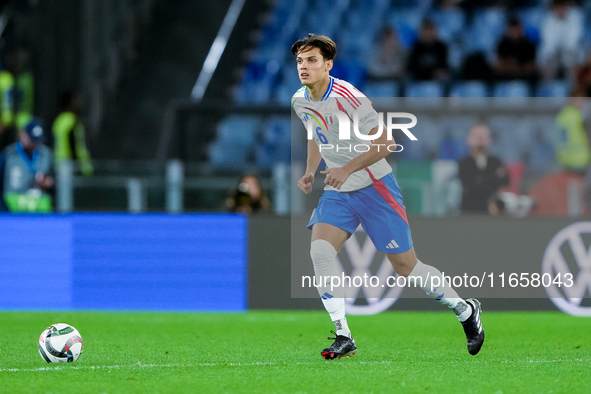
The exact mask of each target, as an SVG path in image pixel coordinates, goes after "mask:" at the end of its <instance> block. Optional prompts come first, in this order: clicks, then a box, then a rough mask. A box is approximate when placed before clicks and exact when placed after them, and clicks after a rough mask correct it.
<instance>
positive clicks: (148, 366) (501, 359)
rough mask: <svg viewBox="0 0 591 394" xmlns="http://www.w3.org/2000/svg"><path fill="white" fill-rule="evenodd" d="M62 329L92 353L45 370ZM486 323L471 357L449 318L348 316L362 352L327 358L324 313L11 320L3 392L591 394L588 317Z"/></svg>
mask: <svg viewBox="0 0 591 394" xmlns="http://www.w3.org/2000/svg"><path fill="white" fill-rule="evenodd" d="M483 304H484V307H485V308H486V303H485V302H484V303H483ZM62 322H64V323H69V324H71V325H73V326H75V327H76V328H77V329H78V330H79V331H80V333H81V334H82V337H83V339H84V351H83V353H82V355H81V357H80V359H79V360H78V362H76V363H74V364H46V363H45V362H44V361H43V360H42V359H41V357H40V356H39V354H38V351H37V339H38V337H39V335H40V334H41V332H42V331H43V329H45V328H46V327H47V326H49V325H50V324H52V323H62ZM482 322H483V324H484V327H485V330H486V341H485V343H484V346H483V348H482V350H481V352H480V354H478V355H477V356H470V355H469V354H468V352H467V350H466V342H465V337H464V333H463V331H462V328H461V325H460V324H459V323H458V321H457V320H456V319H455V317H454V316H453V315H452V314H451V313H446V312H440V313H439V312H438V313H427V312H389V313H383V314H380V315H376V316H351V317H349V323H350V326H351V328H352V330H353V334H354V337H355V340H356V342H357V346H358V348H359V351H358V356H357V357H352V358H347V359H342V360H334V361H325V360H323V359H322V358H321V357H320V350H321V349H322V348H324V347H325V346H327V345H328V344H329V343H330V341H328V340H326V339H324V338H325V337H326V336H329V330H330V329H331V328H332V323H331V322H330V321H329V319H328V316H327V315H326V313H324V312H303V311H302V312H266V311H265V312H263V311H253V312H247V313H240V314H238V313H237V314H205V313H191V314H185V313H135V312H133V313H90V312H61V313H60V312H3V313H0V323H1V324H0V327H1V328H2V330H1V331H2V335H1V336H0V355H1V357H0V392H2V393H4V392H6V393H142V394H147V393H185V392H195V393H251V392H252V393H281V392H287V393H320V392H343V393H349V392H351V393H390V392H402V393H406V392H409V393H575V392H580V393H589V392H591V319H588V318H575V317H571V316H567V315H564V314H561V313H558V312H548V313H518V312H515V313H499V312H488V313H487V312H486V309H485V312H484V313H483V316H482Z"/></svg>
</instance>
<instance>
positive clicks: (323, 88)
mask: <svg viewBox="0 0 591 394" xmlns="http://www.w3.org/2000/svg"><path fill="white" fill-rule="evenodd" d="M291 52H292V53H293V55H294V56H295V57H296V60H297V70H298V74H299V77H300V81H301V82H302V84H303V85H304V86H302V87H301V88H300V89H299V90H298V91H297V92H296V93H295V95H294V96H293V98H292V103H291V104H292V107H293V108H294V111H295V113H296V114H297V116H298V117H299V118H300V119H302V121H303V122H304V124H306V123H307V122H308V121H315V122H317V123H316V124H315V131H314V133H313V139H311V140H309V141H308V158H307V165H306V173H305V175H304V176H302V178H301V179H300V180H299V181H298V187H299V188H300V189H301V190H302V191H303V192H304V193H306V194H309V193H310V192H311V191H312V184H313V182H314V174H315V172H316V170H317V169H318V166H319V164H320V161H321V159H324V161H325V162H326V164H327V169H326V170H323V171H320V173H321V174H324V175H326V178H325V180H324V183H325V184H326V186H325V188H324V193H323V194H322V197H321V198H320V201H319V202H318V207H317V208H316V209H315V210H314V213H313V214H312V218H311V219H310V222H309V224H308V228H309V229H311V230H312V240H311V247H310V256H311V258H312V263H313V265H314V273H315V275H316V277H332V276H340V274H341V273H340V272H339V271H338V270H337V265H336V260H335V259H336V255H337V251H338V250H339V249H340V248H341V246H343V244H344V243H345V241H346V240H347V239H348V238H349V237H350V236H351V234H352V233H353V232H354V231H355V229H356V228H357V227H358V225H359V224H361V226H362V227H363V229H364V230H365V231H366V233H367V235H368V236H369V237H370V238H371V240H372V241H373V243H374V245H375V246H376V248H377V249H378V250H380V251H382V252H385V253H386V255H387V257H388V260H389V261H390V263H391V264H392V266H393V267H394V270H395V271H396V272H397V273H398V275H401V276H404V277H408V279H409V281H410V283H411V284H414V285H415V286H418V287H420V288H422V289H423V290H424V291H425V292H426V293H427V295H428V296H430V297H432V298H434V299H435V300H437V301H438V302H439V303H441V304H443V305H445V306H447V307H449V308H450V309H451V310H452V311H453V312H454V313H455V315H456V316H457V318H458V320H459V321H460V322H461V323H462V325H463V327H464V332H465V334H466V339H467V345H468V351H469V353H470V354H472V355H475V354H477V353H478V352H479V351H480V348H481V347H482V343H483V342H484V330H483V328H482V324H481V322H480V313H481V309H480V302H478V300H476V299H471V298H468V299H465V300H464V299H462V298H460V297H459V296H458V294H457V293H456V291H455V290H454V289H453V288H452V287H451V286H450V284H449V283H447V282H445V281H444V283H442V284H441V285H440V286H439V287H437V288H433V289H431V284H430V283H427V282H428V281H427V279H428V277H429V276H430V277H434V276H438V277H441V272H440V271H439V270H438V269H437V268H435V267H432V266H430V265H427V264H424V263H423V262H421V261H420V260H418V259H417V257H416V255H415V252H414V248H413V242H412V238H411V234H410V227H409V225H408V220H407V217H406V211H405V208H404V205H403V204H402V196H401V194H400V189H399V187H398V184H397V182H396V179H395V178H394V175H393V174H392V168H391V167H390V165H389V164H388V162H387V161H386V159H385V157H386V156H387V155H388V154H389V153H390V151H389V150H388V149H385V148H384V146H389V145H392V144H394V141H392V140H388V139H387V135H386V133H385V132H382V134H381V135H380V136H379V137H377V138H375V139H374V140H373V141H372V142H371V143H370V142H369V141H366V140H363V139H360V138H359V137H357V136H356V135H355V134H354V133H351V139H350V140H347V141H340V140H339V125H338V122H337V121H334V118H336V116H334V115H335V114H337V113H338V112H339V111H340V112H341V113H345V114H347V116H348V117H349V118H350V119H355V118H357V119H358V120H359V131H360V133H361V134H365V135H374V134H376V133H377V132H378V128H379V123H378V122H379V120H378V114H377V112H376V111H375V110H374V109H373V106H372V103H371V101H370V100H369V99H368V98H367V97H366V96H365V95H363V93H361V92H360V91H358V90H357V89H356V88H355V87H354V86H353V85H351V84H350V83H348V82H346V81H343V80H340V79H337V78H334V77H332V76H331V75H330V70H331V69H332V67H333V61H334V58H335V56H336V54H337V46H336V44H335V43H334V42H333V41H332V40H331V39H330V38H329V37H326V36H322V35H315V34H308V36H307V37H305V38H303V39H301V40H298V41H296V42H295V43H294V44H293V46H292V47H291ZM331 115H333V116H331ZM369 143H370V146H369V150H367V151H366V152H363V153H358V152H356V151H355V150H354V149H348V150H347V147H349V148H350V147H351V145H352V144H353V145H354V144H369ZM331 146H333V147H335V148H333V149H330V147H331ZM337 146H339V147H340V148H341V149H339V150H337V149H336V147H337ZM380 148H381V149H380ZM360 150H363V149H360ZM318 292H319V294H320V296H321V299H322V302H323V304H324V307H325V308H326V310H327V312H328V313H329V314H330V317H331V319H332V321H333V323H334V325H335V328H336V332H334V331H331V332H332V333H333V334H334V335H335V338H329V339H334V343H333V344H332V345H331V346H329V347H328V348H326V349H324V350H322V352H321V355H322V357H323V358H325V359H334V358H341V357H344V356H351V355H355V354H356V352H357V347H356V345H355V341H354V340H353V337H352V335H351V331H350V330H349V326H348V325H347V319H346V317H345V299H344V293H343V289H342V288H339V289H333V290H331V286H330V283H328V282H327V283H324V284H323V286H320V287H318Z"/></svg>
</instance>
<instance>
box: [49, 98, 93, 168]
mask: <svg viewBox="0 0 591 394" xmlns="http://www.w3.org/2000/svg"><path fill="white" fill-rule="evenodd" d="M62 107H63V112H62V113H60V114H59V115H58V116H57V118H56V119H55V121H54V122H53V135H54V138H55V161H56V164H59V163H61V162H62V161H64V160H75V159H77V160H78V161H79V163H80V170H81V172H82V174H84V175H85V176H89V175H92V173H93V171H94V169H93V166H92V163H91V161H90V153H88V149H86V138H85V136H84V134H85V132H84V126H83V125H82V122H80V117H79V116H80V113H81V112H82V98H81V97H80V94H79V93H78V92H76V91H68V92H65V93H64V94H63V95H62Z"/></svg>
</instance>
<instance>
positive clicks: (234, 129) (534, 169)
mask: <svg viewBox="0 0 591 394" xmlns="http://www.w3.org/2000/svg"><path fill="white" fill-rule="evenodd" d="M309 32H314V33H317V34H325V35H328V36H330V37H333V38H334V39H335V41H336V43H337V45H338V49H339V52H338V55H337V58H336V60H335V66H334V68H333V70H332V71H331V74H332V75H333V76H335V77H339V78H342V79H345V80H348V81H350V82H352V83H353V84H354V85H356V86H357V87H358V88H359V89H360V90H361V91H363V92H364V93H365V94H366V95H367V96H368V97H370V98H372V100H374V104H376V101H377V102H378V103H379V102H382V103H385V107H382V108H390V109H391V108H396V109H400V108H411V109H414V110H416V111H418V112H413V113H415V115H417V117H418V119H419V121H418V124H417V126H416V127H415V128H414V129H413V130H414V132H416V135H417V136H419V138H418V141H413V142H412V143H409V144H407V145H405V149H404V151H403V152H402V153H399V154H396V155H391V157H389V158H388V160H391V161H392V164H393V166H394V168H395V172H397V177H398V178H399V180H401V183H402V184H403V185H404V184H406V185H411V186H410V187H411V188H412V187H415V186H416V185H418V186H416V188H417V189H421V188H422V187H423V186H424V185H425V184H429V185H430V186H431V187H433V188H434V193H435V194H434V200H436V201H437V203H436V204H431V208H429V209H427V211H425V208H424V204H425V200H426V199H428V198H427V197H425V196H426V194H425V193H424V188H423V189H422V191H419V192H418V193H417V194H418V195H417V196H415V197H411V199H413V198H414V199H415V200H421V199H422V200H423V201H422V203H423V204H422V205H423V206H422V207H420V206H419V207H417V208H416V209H413V207H411V209H410V211H411V212H412V211H414V212H422V213H428V214H433V213H448V212H449V211H450V210H451V211H453V210H455V209H457V208H458V204H459V200H460V194H461V187H458V189H457V190H455V189H454V190H440V187H439V186H438V185H449V184H451V183H453V180H454V179H455V180H456V181H458V179H457V176H458V165H457V163H458V162H459V161H460V160H461V159H462V158H463V157H465V156H466V155H467V154H468V153H469V146H468V145H469V144H467V136H468V133H469V131H470V129H471V128H472V127H473V126H474V125H476V124H478V123H484V124H486V125H487V126H488V128H489V129H490V130H491V137H492V141H491V144H490V147H489V148H488V151H489V152H490V154H492V155H494V156H496V157H498V158H499V159H500V160H501V161H502V162H503V163H505V164H506V165H507V169H508V172H509V176H510V178H511V181H510V183H509V185H506V186H505V188H504V189H503V190H506V191H511V192H513V193H515V194H516V195H519V194H521V193H528V191H529V190H531V189H532V188H534V187H535V186H536V184H537V183H538V182H540V181H541V180H542V179H543V178H544V177H546V176H547V175H548V174H551V173H554V172H559V171H563V170H567V171H574V172H575V173H576V172H578V176H580V175H582V173H583V169H584V168H585V166H586V165H587V164H588V163H589V159H588V155H587V154H585V155H582V156H580V157H583V156H584V158H582V159H581V160H578V161H577V162H573V160H570V161H569V159H568V157H570V158H573V157H574V155H573V154H572V152H574V150H576V149H578V148H575V145H576V144H577V143H579V144H580V143H581V141H578V142H575V141H574V140H573V137H572V136H573V135H575V134H576V133H579V132H581V131H582V127H583V125H582V121H581V122H580V124H578V126H576V127H579V129H578V131H577V132H574V131H573V127H571V126H573V124H574V123H576V122H573V121H572V120H573V119H578V120H581V119H585V118H586V117H587V115H586V111H587V108H586V106H585V105H584V104H582V102H581V101H579V102H577V101H576V100H570V101H569V99H568V97H569V96H575V97H577V96H578V97H585V96H589V93H590V91H591V89H590V87H591V78H590V76H591V72H590V70H591V3H590V2H576V1H569V0H521V1H470V0H467V1H453V0H452V1H449V0H441V1H437V0H400V1H390V0H368V1H348V0H318V1H308V0H295V1H287V0H278V1H277V2H276V3H275V6H274V8H273V9H272V11H271V12H270V13H269V15H268V19H267V21H266V23H265V24H264V27H263V28H262V30H261V32H260V35H259V40H258V43H257V44H256V46H255V47H254V49H253V50H252V52H251V53H250V57H249V61H248V62H247V63H246V65H245V68H244V73H243V77H242V79H241V82H240V83H239V85H238V86H237V87H236V88H235V90H234V100H235V102H236V103H237V104H244V105H252V104H258V105H263V106H264V105H288V104H287V103H289V101H290V98H291V96H292V95H293V93H294V92H295V91H296V90H297V89H298V88H299V87H300V86H301V83H300V81H299V78H298V75H297V73H296V72H295V71H296V70H295V62H294V60H293V57H292V55H291V53H290V51H289V48H290V46H291V44H292V43H293V42H294V41H295V40H297V39H298V38H301V37H303V36H305V35H306V34H308V33H309ZM446 97H447V98H446ZM378 98H392V100H390V101H388V100H380V99H378ZM454 100H455V101H454ZM573 103H575V104H573ZM576 103H578V104H576ZM397 104H404V105H406V107H405V106H404V105H402V106H400V105H397ZM377 106H379V104H377ZM450 106H451V107H454V106H455V107H464V108H469V109H470V110H467V111H466V110H465V111H459V112H457V113H455V114H450V113H449V112H448V111H446V109H445V108H450ZM422 108H426V109H427V110H426V111H425V112H424V113H423V112H421V109H422ZM438 108H439V111H438V110H437V109H438ZM491 108H492V110H491ZM390 109H388V110H390ZM429 109H431V110H430V111H429ZM495 109H496V111H495ZM567 118H568V120H566V121H565V119H567ZM569 128H570V131H569ZM292 132H293V130H292V124H291V123H290V119H289V118H287V117H281V116H274V117H254V116H237V115H230V116H227V117H226V118H225V119H223V120H222V121H221V122H220V123H219V125H218V129H217V137H216V139H215V141H214V142H213V143H212V144H211V145H210V148H209V158H210V163H211V164H212V165H213V166H214V167H216V168H244V166H253V167H255V168H258V169H259V170H262V171H265V169H267V170H268V169H271V168H272V166H273V165H275V164H276V163H278V162H279V163H280V162H283V163H286V164H287V163H289V161H290V158H291V159H292V161H298V160H304V154H303V152H300V151H298V150H297V149H296V150H294V149H293V142H292V140H291V135H292ZM569 133H571V134H569ZM579 134H580V133H579ZM577 135H578V134H577ZM290 144H292V145H291V146H292V150H291V152H290ZM582 144H584V145H586V146H584V147H583V149H584V150H586V151H587V152H588V149H589V148H588V142H584V141H583V142H582ZM569 149H572V150H569ZM228 151H231V153H228ZM290 153H291V155H290ZM576 181H577V182H581V179H580V178H577V179H576ZM567 183H568V182H565V183H564V185H566V184H567ZM413 185H415V186H413ZM421 185H422V186H421ZM579 186H581V189H582V184H581V183H579ZM565 187H566V186H565ZM407 189H408V187H407ZM403 190H404V186H403ZM545 190H546V189H544V188H542V192H541V194H542V195H543V194H544V193H545ZM406 193H408V190H407V191H406ZM411 193H412V192H411ZM427 194H429V193H427ZM567 194H568V193H567V191H564V192H561V196H560V197H559V199H560V200H561V201H562V205H564V206H566V203H565V200H566V199H567ZM446 195H447V196H446ZM450 195H451V196H450ZM421 196H422V197H421ZM442 199H443V200H445V199H451V200H453V201H451V202H450V203H449V204H447V206H440V207H438V206H437V205H438V204H439V205H442V204H443V205H446V203H441V200H442ZM419 205H421V204H419ZM565 209H566V208H565Z"/></svg>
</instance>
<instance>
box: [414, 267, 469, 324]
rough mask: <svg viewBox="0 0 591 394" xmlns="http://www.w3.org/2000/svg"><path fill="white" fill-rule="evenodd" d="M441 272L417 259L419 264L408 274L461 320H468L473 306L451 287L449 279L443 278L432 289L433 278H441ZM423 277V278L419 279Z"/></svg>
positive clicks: (415, 282) (415, 283)
mask: <svg viewBox="0 0 591 394" xmlns="http://www.w3.org/2000/svg"><path fill="white" fill-rule="evenodd" d="M441 276H442V275H441V272H440V271H439V270H438V269H437V268H435V267H432V266H430V265H427V264H424V263H423V262H422V261H421V260H417V265H415V267H414V268H413V270H412V271H411V273H410V274H409V275H408V280H409V282H410V283H411V284H413V285H414V286H417V287H420V288H421V289H423V291H424V292H425V293H427V295H428V296H429V297H431V298H434V299H435V300H437V301H438V302H439V303H440V304H442V305H445V306H447V307H448V308H450V309H451V310H453V311H454V313H455V314H456V316H457V318H458V320H459V321H461V322H463V321H466V319H468V318H469V317H470V315H472V308H471V307H470V305H468V304H467V303H466V301H464V300H463V299H461V298H460V296H459V295H458V293H456V291H455V290H454V289H453V288H452V287H451V285H450V284H449V282H448V281H447V280H442V281H441V282H442V283H441V284H440V285H439V286H438V287H434V288H433V289H431V285H432V281H431V278H433V277H438V278H441ZM418 278H422V280H417V279H418ZM435 284H436V283H435Z"/></svg>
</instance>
